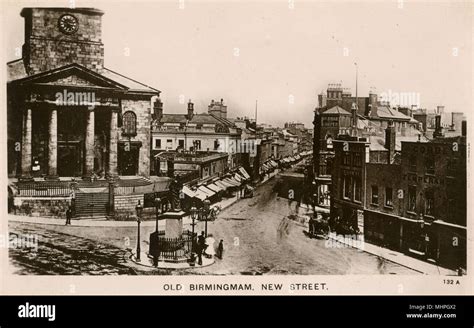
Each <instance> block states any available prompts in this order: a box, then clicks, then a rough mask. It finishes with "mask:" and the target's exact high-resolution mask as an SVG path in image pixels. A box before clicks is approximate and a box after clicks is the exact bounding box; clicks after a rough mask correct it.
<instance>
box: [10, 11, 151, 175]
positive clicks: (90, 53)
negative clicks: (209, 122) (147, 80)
mask: <svg viewBox="0 0 474 328" xmlns="http://www.w3.org/2000/svg"><path fill="white" fill-rule="evenodd" d="M103 14H104V13H103V12H102V11H100V10H97V9H92V8H74V9H70V8H24V9H23V10H22V12H21V16H22V17H23V18H24V21H25V40H24V45H23V51H22V54H23V55H22V58H21V59H18V60H14V61H12V62H9V63H7V67H8V69H7V71H8V81H7V92H8V107H7V108H8V175H9V177H10V178H15V177H16V178H18V179H19V180H20V181H32V180H33V179H36V178H44V179H45V180H49V179H50V180H58V179H59V178H61V180H65V179H67V178H74V179H76V180H77V179H83V180H85V181H89V180H91V179H96V178H97V179H100V178H109V177H111V178H116V177H119V176H141V177H149V175H150V127H151V117H152V115H151V111H152V108H153V101H154V100H155V99H156V98H158V96H159V95H160V91H159V90H157V89H155V88H152V87H150V86H147V85H145V84H143V83H140V82H138V81H135V80H133V79H131V78H128V77H126V76H124V75H121V74H119V73H117V72H114V71H112V70H110V69H108V68H106V67H105V66H104V44H103V43H102V15H103ZM74 179H73V180H74Z"/></svg>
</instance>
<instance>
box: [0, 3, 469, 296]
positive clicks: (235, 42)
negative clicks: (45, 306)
mask: <svg viewBox="0 0 474 328" xmlns="http://www.w3.org/2000/svg"><path fill="white" fill-rule="evenodd" d="M1 7H2V10H1V14H0V16H1V19H2V29H1V34H2V36H1V37H2V39H1V40H2V42H3V47H2V49H3V54H2V58H3V59H4V63H6V66H4V69H5V72H4V74H3V75H2V78H4V84H3V86H4V88H3V89H4V90H3V91H2V92H3V93H2V97H1V99H2V106H3V108H4V110H3V111H2V113H3V115H4V119H3V120H2V121H3V122H4V126H3V129H2V130H3V131H4V137H3V138H6V142H4V143H3V145H4V146H3V148H2V154H3V156H2V159H3V161H2V168H4V170H3V171H2V178H1V180H2V182H4V186H3V193H2V194H1V195H2V196H1V197H2V200H3V201H2V204H3V206H4V207H2V209H4V212H3V213H4V214H3V215H2V216H1V218H0V221H1V227H2V230H1V235H0V247H1V248H2V251H4V254H5V257H6V259H5V261H4V262H3V264H2V275H3V274H5V277H6V276H8V277H11V278H12V279H16V278H18V277H24V279H29V277H31V279H33V278H34V277H35V276H43V277H44V276H61V277H59V278H60V279H62V277H63V276H107V277H110V276H146V278H144V279H154V278H153V276H179V277H176V278H177V279H181V278H182V279H186V277H181V276H196V277H198V276H199V280H198V281H199V282H200V283H196V281H197V280H196V281H194V280H193V279H194V278H193V279H191V280H173V281H178V282H179V281H186V282H189V283H188V284H187V285H186V288H185V289H186V290H187V291H192V290H195V291H200V292H203V291H204V292H206V291H207V292H212V291H216V290H217V291H222V290H223V291H233V290H235V291H252V292H259V291H260V292H266V291H268V290H272V288H274V287H275V286H273V285H272V286H260V284H259V285H258V287H257V286H254V285H253V284H252V283H251V282H252V281H253V280H248V279H253V278H255V276H261V277H260V279H261V280H259V282H260V281H265V279H266V278H265V277H268V278H269V279H271V281H272V282H275V281H276V282H280V283H282V282H284V283H285V286H284V287H283V289H285V290H286V289H287V290H289V291H290V292H291V291H296V292H298V291H302V290H304V291H307V292H310V293H311V292H312V291H313V292H314V291H318V290H319V291H325V290H333V291H335V290H337V291H338V292H341V289H338V288H342V287H340V286H336V285H338V284H337V283H334V282H333V283H332V284H331V279H332V278H333V277H334V278H337V279H340V278H344V277H347V278H346V279H349V280H346V281H347V284H348V285H347V286H350V285H351V284H352V283H351V282H350V281H357V279H359V278H358V277H359V276H360V279H364V284H368V285H370V283H371V281H375V282H377V281H379V280H378V279H387V281H388V279H392V280H390V281H391V285H390V286H392V285H393V286H394V287H393V289H390V291H389V292H390V293H397V292H398V293H403V288H404V285H403V281H404V279H417V280H416V284H418V285H419V284H420V282H421V281H424V280H423V279H429V278H433V279H436V281H437V283H436V284H437V286H438V287H440V286H441V287H443V285H444V288H446V289H448V288H456V289H448V290H449V291H448V290H447V291H446V292H448V293H449V292H453V291H455V292H456V293H462V294H465V293H472V280H466V277H470V276H472V272H470V271H471V270H469V269H470V268H471V267H470V266H471V264H472V263H471V262H472V261H471V260H472V253H471V248H472V217H469V215H468V214H469V213H470V212H469V205H470V202H469V201H468V199H469V198H468V194H469V193H472V192H470V191H469V189H470V188H471V187H470V184H469V168H468V163H470V162H469V140H468V134H470V124H471V123H470V121H471V120H472V117H471V110H472V106H473V102H472V90H473V85H472V60H473V53H472V50H473V49H472V36H473V35H472V33H473V29H472V17H473V16H472V3H471V2H470V1H466V2H462V1H454V2H453V1H437V2H421V1H404V0H398V1H334V2H330V1H297V0H288V1H261V0H260V1H188V0H179V1H178V0H176V1H143V2H134V1H93V2H88V1H80V0H76V1H74V0H70V1H65V0H64V1H2V2H1ZM468 130H469V132H468ZM249 276H252V277H253V278H250V277H249ZM15 277H16V278H15ZM222 277H227V278H229V277H235V279H236V280H228V281H227V280H226V281H227V282H226V283H225V284H224V283H222V281H221V280H218V279H219V278H222ZM278 277H282V278H281V279H280V278H278ZM292 277H297V278H298V279H303V280H294V281H293V280H291V279H293V278H292ZM311 277H318V278H317V279H313V278H311ZM308 278H311V279H309V280H308ZM5 279H6V280H5V281H4V286H3V287H2V286H0V293H1V290H2V289H3V288H5V289H9V290H10V291H14V290H15V289H16V288H20V289H23V288H27V287H25V286H23V287H20V286H18V285H23V284H17V285H15V284H9V283H6V281H8V279H7V278H5ZM94 279H95V278H94ZM240 279H243V280H240ZM262 279H263V280H262ZM288 279H289V280H288ZM393 279H396V280H393ZM18 281H28V280H18ZM32 281H34V280H32ZM48 281H52V280H48ZM58 281H61V280H58ZM107 281H108V280H107ZM119 281H120V280H117V284H118V285H120V283H118V282H119ZM160 281H163V280H160ZM268 281H270V280H268ZM301 281H303V282H304V281H306V282H307V283H304V284H303V285H299V283H300V282H301ZM380 281H381V282H379V283H377V284H380V285H384V283H383V281H385V280H380ZM426 281H428V280H426ZM92 282H94V283H95V284H100V283H99V282H98V280H92ZM201 282H204V283H201ZM275 285H276V287H275V288H277V290H278V289H282V287H281V285H280V286H279V287H278V284H275ZM449 285H454V286H451V287H450V286H449ZM456 285H457V286H456ZM173 286H174V287H173ZM179 286H182V285H180V284H177V285H172V286H168V287H166V285H165V287H164V288H165V289H164V290H165V291H166V290H167V291H171V292H175V293H180V292H183V291H182V290H181V288H182V287H179ZM360 286H361V287H360V291H363V290H364V288H365V287H364V286H365V285H364V286H363V285H360ZM387 286H388V285H387ZM419 286H420V285H419ZM438 287H437V288H438ZM50 288H54V287H50ZM166 288H168V289H166ZM173 288H174V289H173ZM331 288H332V289H331ZM368 288H369V287H368ZM370 288H371V289H368V290H374V289H375V288H377V287H376V284H374V285H373V286H371V287H370ZM390 288H392V287H390ZM420 288H422V289H425V290H430V283H429V282H427V283H426V286H424V287H423V286H420ZM42 290H44V289H42ZM436 290H438V289H436Z"/></svg>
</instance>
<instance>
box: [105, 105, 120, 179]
mask: <svg viewBox="0 0 474 328" xmlns="http://www.w3.org/2000/svg"><path fill="white" fill-rule="evenodd" d="M117 122H118V113H117V110H116V109H112V111H111V113H110V135H109V163H108V168H107V171H108V175H109V178H111V179H113V178H115V177H116V176H117V143H118V135H117V133H118V132H117V131H118V129H117V124H118V123H117Z"/></svg>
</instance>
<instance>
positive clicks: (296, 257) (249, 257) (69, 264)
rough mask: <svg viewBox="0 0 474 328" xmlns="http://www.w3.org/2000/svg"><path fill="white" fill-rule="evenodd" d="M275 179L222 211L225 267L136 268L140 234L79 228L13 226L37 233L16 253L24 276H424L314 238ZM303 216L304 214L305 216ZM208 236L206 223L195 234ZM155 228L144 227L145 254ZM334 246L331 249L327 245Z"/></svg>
mask: <svg viewBox="0 0 474 328" xmlns="http://www.w3.org/2000/svg"><path fill="white" fill-rule="evenodd" d="M274 184H275V181H274V180H271V181H269V182H267V183H265V184H264V185H261V186H259V187H258V188H257V190H256V195H255V197H253V198H249V199H242V200H240V201H239V202H237V203H236V204H234V205H232V206H230V207H229V208H227V209H225V210H224V211H222V212H221V213H220V215H219V218H218V220H217V221H215V222H213V223H209V225H208V231H209V233H211V234H212V235H213V236H214V239H215V240H216V241H217V242H218V241H219V240H220V239H223V240H224V245H225V246H224V247H225V254H224V259H223V260H217V261H216V263H215V264H213V265H211V266H208V267H204V268H199V267H196V268H195V269H180V270H174V271H172V270H164V269H150V268H145V267H141V266H139V265H133V264H132V263H131V262H130V260H129V257H130V250H131V249H132V248H133V247H135V245H136V232H137V231H136V227H83V226H81V227H79V226H74V221H73V225H72V226H61V225H39V224H26V223H16V222H10V224H9V226H10V233H16V234H22V235H27V234H36V235H37V236H38V239H39V247H38V251H37V252H31V251H30V250H28V249H21V248H20V249H15V248H13V249H11V250H10V259H11V263H12V265H13V268H14V270H13V272H14V273H17V274H63V275H68V274H72V275H74V274H90V275H98V274H105V275H114V274H214V275H215V274H218V275H220V274H244V275H261V274H417V272H415V271H413V270H410V269H408V268H406V267H403V266H401V265H398V264H395V263H392V262H390V261H386V260H384V259H382V258H379V257H377V256H373V255H370V254H367V253H365V252H362V251H360V250H356V249H353V248H347V247H342V245H340V246H341V247H337V246H335V245H334V244H331V243H329V244H328V242H327V241H326V240H317V239H310V238H308V237H307V236H306V235H305V234H304V231H305V230H306V228H305V227H304V226H303V225H302V224H301V223H299V222H295V221H293V220H290V219H288V216H289V215H290V214H295V212H296V207H295V203H293V204H290V203H289V202H288V200H286V199H278V198H277V196H276V195H275V194H274V193H273V192H272V188H273V185H274ZM304 211H305V210H304V209H300V214H304ZM201 230H204V225H203V223H199V224H198V225H197V227H196V231H198V232H199V231H201ZM153 231H154V227H153V226H145V227H142V230H141V233H142V241H141V242H142V249H146V248H147V245H148V244H147V243H148V236H149V233H151V232H153ZM328 245H329V246H328Z"/></svg>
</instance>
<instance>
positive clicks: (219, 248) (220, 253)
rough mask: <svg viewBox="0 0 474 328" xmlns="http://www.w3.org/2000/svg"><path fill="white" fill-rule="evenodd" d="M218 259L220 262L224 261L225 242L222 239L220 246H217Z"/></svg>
mask: <svg viewBox="0 0 474 328" xmlns="http://www.w3.org/2000/svg"><path fill="white" fill-rule="evenodd" d="M217 257H218V258H219V260H222V258H223V257H224V240H222V239H221V241H220V242H219V246H217Z"/></svg>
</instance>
